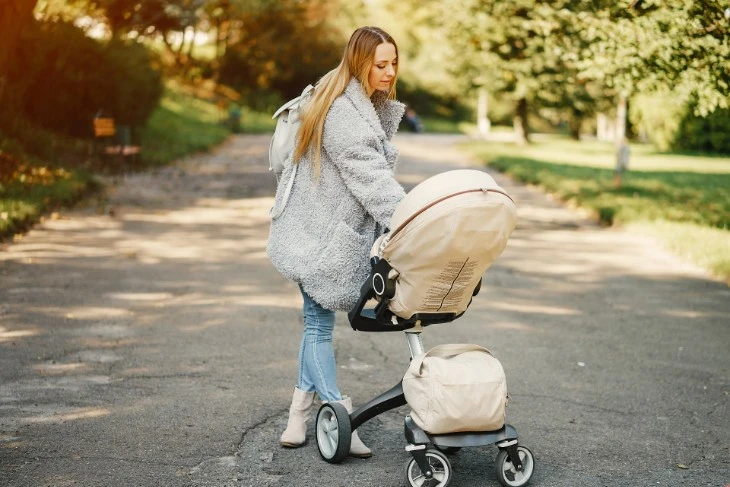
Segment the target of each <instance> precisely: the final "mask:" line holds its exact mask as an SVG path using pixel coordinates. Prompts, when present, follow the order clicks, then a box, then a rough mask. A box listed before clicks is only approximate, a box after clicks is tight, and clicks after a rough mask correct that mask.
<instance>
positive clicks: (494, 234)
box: [372, 169, 516, 319]
mask: <svg viewBox="0 0 730 487" xmlns="http://www.w3.org/2000/svg"><path fill="white" fill-rule="evenodd" d="M515 223H516V209H515V204H514V202H513V201H512V199H511V198H510V197H509V195H507V193H506V192H505V191H504V189H502V188H501V187H500V186H499V185H498V184H497V183H496V182H495V181H494V179H493V178H492V177H491V176H490V175H489V174H487V173H485V172H483V171H479V170H473V169H460V170H454V171H448V172H444V173H441V174H437V175H436V176H433V177H431V178H429V179H427V180H425V181H423V182H422V183H420V184H419V185H417V186H416V187H415V188H413V189H412V190H411V191H410V192H409V193H408V194H407V195H406V197H405V198H404V199H403V201H401V203H400V204H399V205H398V207H397V208H396V210H395V213H394V214H393V218H392V221H391V227H392V230H391V231H390V232H389V233H387V234H385V235H383V236H381V237H380V238H379V239H378V240H377V241H376V242H375V245H374V246H373V252H372V255H374V256H375V255H377V256H378V257H380V258H384V259H385V260H387V261H388V263H389V264H390V265H391V266H392V267H393V271H391V274H390V276H389V277H391V278H395V279H396V281H397V285H396V293H395V296H394V297H393V298H392V299H391V300H390V301H389V302H388V308H389V309H390V310H391V311H392V312H393V314H395V315H396V316H399V317H401V318H405V319H409V318H411V316H413V315H414V314H416V313H456V314H459V313H462V312H464V311H465V310H466V308H467V307H468V306H469V302H470V300H471V297H472V292H473V291H474V289H475V287H476V286H477V284H478V283H479V280H480V279H481V277H482V274H484V272H485V271H486V270H487V269H488V268H489V266H490V265H492V263H493V262H494V261H495V260H496V259H497V257H499V255H500V254H501V253H502V251H503V250H504V248H505V246H506V245H507V240H508V239H509V237H510V235H511V234H512V231H513V230H514V228H515Z"/></svg>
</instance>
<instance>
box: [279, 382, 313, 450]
mask: <svg viewBox="0 0 730 487" xmlns="http://www.w3.org/2000/svg"><path fill="white" fill-rule="evenodd" d="M313 403H314V392H304V391H302V390H300V389H299V388H297V387H295V388H294V397H292V400H291V406H290V407H289V421H288V422H287V424H286V429H285V430H284V432H283V433H282V434H281V439H280V440H279V444H281V446H285V447H288V448H298V447H300V446H302V445H304V443H306V441H307V421H309V418H310V416H311V415H312V404H313Z"/></svg>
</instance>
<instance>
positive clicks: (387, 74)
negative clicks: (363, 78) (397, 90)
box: [368, 42, 398, 95]
mask: <svg viewBox="0 0 730 487" xmlns="http://www.w3.org/2000/svg"><path fill="white" fill-rule="evenodd" d="M397 70H398V55H397V53H396V51H395V46H394V45H393V44H391V43H389V42H384V43H382V44H380V45H379V46H378V47H376V48H375V55H374V56H373V64H372V66H370V73H369V74H368V87H369V89H368V95H372V94H373V92H374V91H375V90H381V91H390V87H391V86H392V84H393V80H395V75H396V73H397Z"/></svg>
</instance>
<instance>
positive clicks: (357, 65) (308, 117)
mask: <svg viewBox="0 0 730 487" xmlns="http://www.w3.org/2000/svg"><path fill="white" fill-rule="evenodd" d="M383 43H390V44H393V46H394V47H395V54H396V56H397V55H398V45H397V44H396V43H395V41H394V40H393V38H392V37H391V36H390V34H388V33H387V32H385V31H384V30H382V29H380V28H378V27H360V28H359V29H357V30H356V31H355V32H353V33H352V36H350V41H349V42H348V43H347V47H346V48H345V52H344V54H343V56H342V61H340V64H339V65H338V66H337V67H336V68H335V69H333V70H332V71H330V72H329V73H327V74H325V75H324V76H322V78H320V80H319V81H318V82H317V84H316V86H315V89H314V94H313V95H312V97H311V99H310V100H309V102H308V103H307V105H306V106H305V107H304V109H303V111H302V114H301V125H300V126H299V132H298V136H297V143H296V146H295V148H294V157H293V160H294V163H295V164H298V163H299V161H300V160H301V158H302V157H304V156H305V155H309V156H312V163H313V164H314V174H315V175H319V169H320V155H321V152H322V132H323V131H324V120H325V117H326V115H327V112H328V111H329V109H330V106H332V103H333V102H334V101H335V99H336V98H337V97H338V96H340V95H341V94H342V93H343V92H344V91H345V88H347V85H348V83H349V82H350V80H351V79H352V78H353V77H355V78H357V79H358V80H359V81H360V84H361V85H362V87H363V89H365V91H366V92H367V87H368V76H369V74H370V68H371V67H372V65H373V59H374V58H375V49H376V48H377V47H378V46H379V45H380V44H383ZM395 69H396V72H395V77H394V78H393V82H392V83H391V85H390V91H389V92H388V98H389V99H394V98H395V82H396V79H397V77H398V67H397V65H396V66H395Z"/></svg>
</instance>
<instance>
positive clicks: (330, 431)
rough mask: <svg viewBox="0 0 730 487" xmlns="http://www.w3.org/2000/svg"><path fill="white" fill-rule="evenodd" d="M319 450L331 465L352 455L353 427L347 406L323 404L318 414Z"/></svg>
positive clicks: (334, 403)
mask: <svg viewBox="0 0 730 487" xmlns="http://www.w3.org/2000/svg"><path fill="white" fill-rule="evenodd" d="M315 430H316V433H317V448H318V449H319V454H320V456H321V457H322V458H323V459H324V460H325V461H326V462H329V463H340V462H341V461H342V460H344V459H345V458H347V455H348V454H349V453H350V442H351V440H352V426H351V424H350V415H349V414H348V412H347V409H345V406H343V405H342V404H339V403H336V402H328V403H325V404H322V406H321V407H320V408H319V412H317V424H316V426H315Z"/></svg>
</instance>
